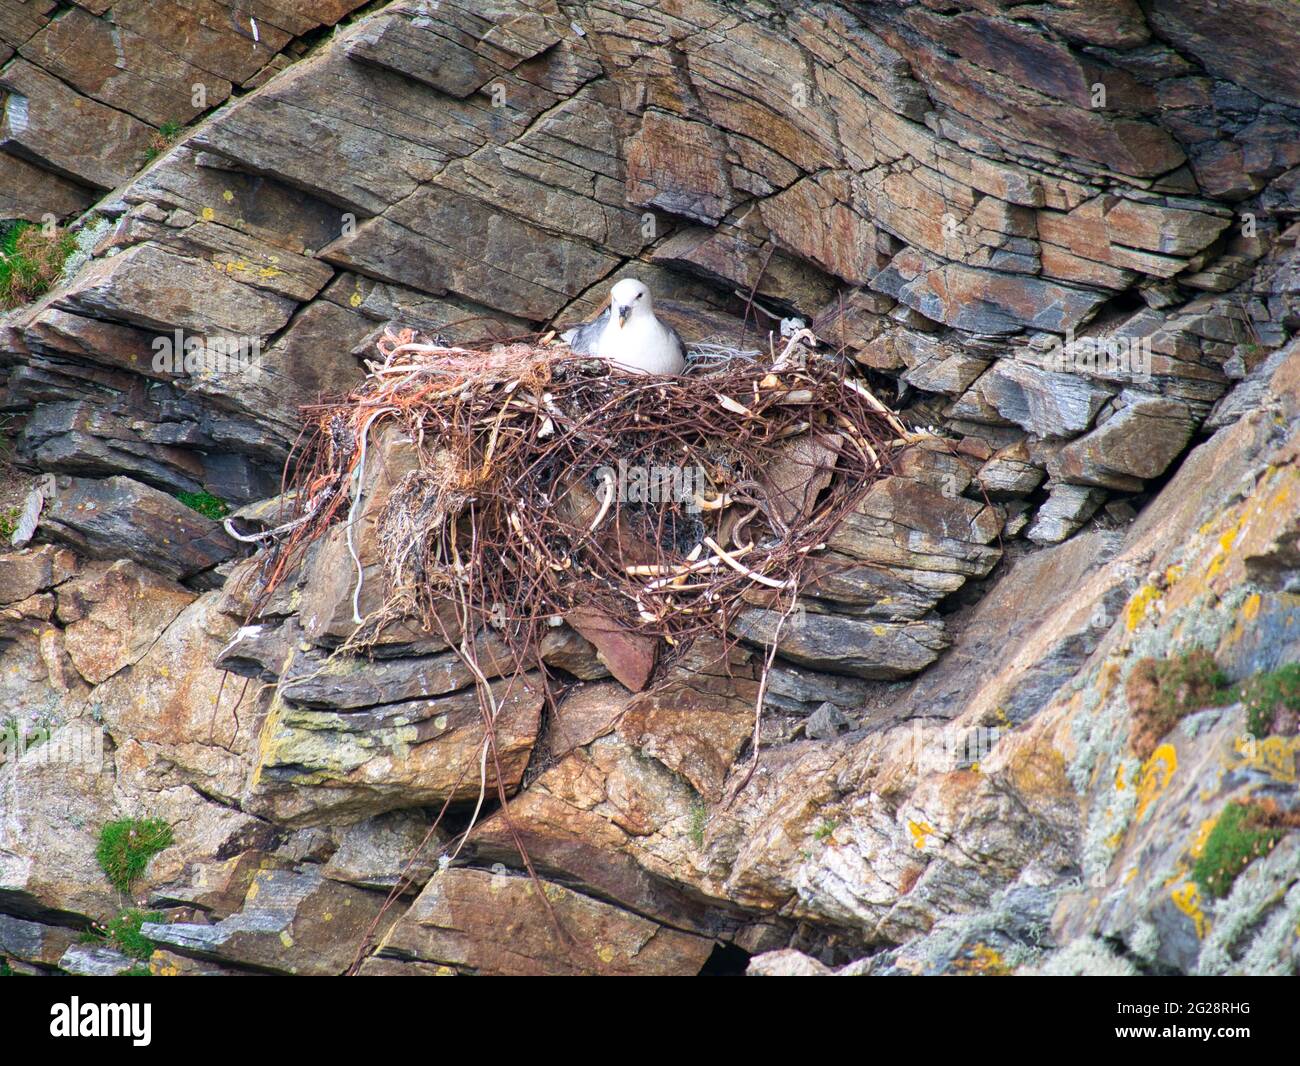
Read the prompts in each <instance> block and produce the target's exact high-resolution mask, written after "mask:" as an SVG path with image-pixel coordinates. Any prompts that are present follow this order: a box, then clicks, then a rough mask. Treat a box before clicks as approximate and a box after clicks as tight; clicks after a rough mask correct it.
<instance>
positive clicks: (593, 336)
mask: <svg viewBox="0 0 1300 1066" xmlns="http://www.w3.org/2000/svg"><path fill="white" fill-rule="evenodd" d="M608 322H609V308H608V307H607V308H605V312H604V314H602V315H599V316H598V317H596V318H594V319H592V320H591V321H590V322H584V323H583V324H582V325H581V326H574V327H573V329H566V330H565V331H564V332H563V333H561V334H560V339H561V340H563V341H565V342H566V343H567V344H568V345H569V347H570V348H572V349H573V351H574V354H575V355H595V354H596V342H597V341H599V340H600V335H601V333H603V332H604V331H605V325H606V323H608Z"/></svg>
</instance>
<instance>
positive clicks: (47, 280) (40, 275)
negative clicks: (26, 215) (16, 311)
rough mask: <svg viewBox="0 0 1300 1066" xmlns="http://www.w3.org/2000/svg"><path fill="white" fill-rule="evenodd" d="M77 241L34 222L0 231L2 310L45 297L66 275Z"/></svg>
mask: <svg viewBox="0 0 1300 1066" xmlns="http://www.w3.org/2000/svg"><path fill="white" fill-rule="evenodd" d="M75 246H76V238H75V237H74V236H73V235H72V234H71V233H69V232H68V231H67V230H64V229H58V228H54V229H53V230H52V231H50V230H47V229H46V228H44V227H42V226H37V225H34V224H32V223H31V222H14V223H10V224H8V226H7V228H5V229H3V230H2V231H0V311H7V310H10V309H11V308H14V307H19V306H21V305H23V304H26V303H31V301H32V300H35V299H36V298H37V297H38V296H43V295H44V294H45V293H47V292H49V290H50V289H51V288H53V286H54V284H55V282H57V281H58V280H59V275H60V274H62V273H63V264H64V262H65V261H66V260H67V258H68V256H69V255H71V254H72V250H73V248H74V247H75Z"/></svg>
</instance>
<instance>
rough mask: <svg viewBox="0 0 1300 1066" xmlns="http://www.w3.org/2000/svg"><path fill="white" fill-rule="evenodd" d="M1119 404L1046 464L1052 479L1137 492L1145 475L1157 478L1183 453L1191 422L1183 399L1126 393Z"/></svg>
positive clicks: (1191, 428)
mask: <svg viewBox="0 0 1300 1066" xmlns="http://www.w3.org/2000/svg"><path fill="white" fill-rule="evenodd" d="M1119 403H1120V404H1121V405H1122V406H1121V407H1120V408H1119V410H1118V411H1116V412H1115V413H1114V414H1113V415H1111V417H1109V418H1108V419H1106V421H1104V422H1102V423H1101V424H1100V425H1099V426H1098V427H1097V428H1096V429H1094V430H1093V431H1092V432H1091V433H1089V434H1088V435H1087V436H1084V437H1080V438H1079V439H1078V440H1074V441H1071V442H1070V443H1069V444H1067V445H1066V446H1065V447H1064V448H1063V449H1062V450H1061V452H1060V453H1059V454H1058V455H1057V456H1056V458H1055V459H1054V460H1053V461H1052V462H1050V463H1048V466H1047V470H1048V473H1050V474H1051V475H1052V477H1053V478H1056V479H1058V480H1060V481H1070V482H1074V483H1076V484H1084V485H1099V486H1102V487H1105V488H1114V489H1119V490H1121V491H1129V492H1137V491H1140V490H1141V488H1142V481H1143V480H1144V479H1149V478H1155V477H1159V476H1160V475H1161V474H1163V473H1164V472H1165V470H1166V469H1168V467H1169V464H1170V463H1172V462H1173V461H1174V460H1175V459H1176V458H1178V456H1179V455H1181V454H1182V451H1183V449H1184V448H1185V447H1187V442H1188V441H1189V440H1191V437H1192V430H1193V425H1194V423H1193V422H1192V418H1191V413H1190V412H1189V411H1188V409H1187V405H1186V404H1183V403H1180V402H1178V401H1177V400H1165V399H1161V398H1159V397H1156V396H1142V395H1140V394H1133V395H1130V394H1129V393H1124V394H1122V395H1121V396H1120V398H1119Z"/></svg>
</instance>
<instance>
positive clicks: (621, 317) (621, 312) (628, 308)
mask: <svg viewBox="0 0 1300 1066" xmlns="http://www.w3.org/2000/svg"><path fill="white" fill-rule="evenodd" d="M631 313H632V305H631V304H624V305H623V306H622V307H620V308H619V309H618V328H619V329H622V328H623V327H624V326H626V325H627V316H628V315H630V314H631Z"/></svg>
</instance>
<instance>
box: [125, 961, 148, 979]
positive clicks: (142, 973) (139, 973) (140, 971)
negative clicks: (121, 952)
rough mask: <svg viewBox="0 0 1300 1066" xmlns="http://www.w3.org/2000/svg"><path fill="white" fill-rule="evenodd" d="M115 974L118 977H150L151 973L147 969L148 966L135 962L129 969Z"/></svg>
mask: <svg viewBox="0 0 1300 1066" xmlns="http://www.w3.org/2000/svg"><path fill="white" fill-rule="evenodd" d="M117 976H118V977H152V976H153V974H152V973H151V972H150V971H149V967H148V966H145V965H143V964H142V963H136V964H135V965H134V966H132V967H131V968H130V969H129V970H123V971H122V972H121V973H120V974H118V975H117Z"/></svg>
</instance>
